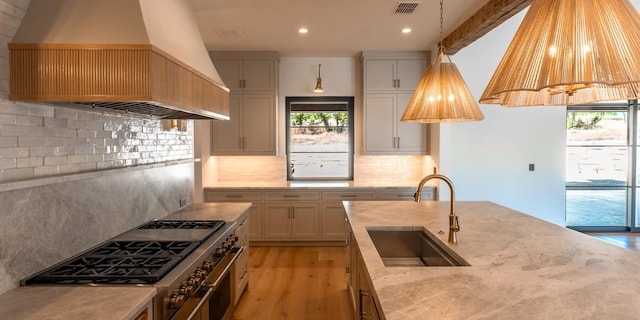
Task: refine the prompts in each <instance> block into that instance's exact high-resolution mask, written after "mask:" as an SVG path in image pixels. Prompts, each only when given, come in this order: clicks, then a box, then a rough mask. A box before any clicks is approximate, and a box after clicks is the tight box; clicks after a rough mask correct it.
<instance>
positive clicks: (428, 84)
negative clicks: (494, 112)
mask: <svg viewBox="0 0 640 320" xmlns="http://www.w3.org/2000/svg"><path fill="white" fill-rule="evenodd" d="M442 15H443V5H442V0H441V1H440V43H439V48H438V57H437V59H436V61H435V62H434V63H433V64H431V65H430V66H429V67H428V68H427V71H426V72H425V73H424V75H423V76H422V79H421V80H420V83H419V84H418V87H417V88H416V91H415V92H414V93H413V96H412V97H411V100H410V101H409V104H408V105H407V108H406V109H405V111H404V114H403V115H402V118H401V119H400V120H401V121H404V122H422V123H436V122H461V121H477V120H482V119H484V116H483V115H482V112H481V111H480V109H479V108H478V105H477V104H476V101H475V99H474V98H473V96H472V95H471V92H470V91H469V88H468V87H467V84H466V83H465V82H464V80H463V79H462V76H461V75H460V72H459V71H458V68H457V67H456V65H455V64H453V62H451V60H450V59H449V57H447V56H446V55H445V54H444V47H442V23H443V18H442Z"/></svg>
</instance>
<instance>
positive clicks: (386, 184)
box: [204, 180, 429, 189]
mask: <svg viewBox="0 0 640 320" xmlns="http://www.w3.org/2000/svg"><path fill="white" fill-rule="evenodd" d="M418 182H419V181H383V180H379V181H377V180H366V181H364V180H363V181H284V180H282V181H281V180H272V181H269V180H266V181H221V182H217V183H215V184H212V185H209V186H206V187H204V189H212V188H242V189H271V188H273V189H287V188H292V189H305V188H309V189H324V188H328V189H334V188H390V189H393V188H417V186H418ZM425 188H429V186H425Z"/></svg>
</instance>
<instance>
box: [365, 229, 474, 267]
mask: <svg viewBox="0 0 640 320" xmlns="http://www.w3.org/2000/svg"><path fill="white" fill-rule="evenodd" d="M367 232H368V233H369V237H371V240H372V241H373V244H374V245H375V247H376V250H378V254H379V255H380V258H382V262H383V263H384V265H385V266H387V267H442V266H449V267H454V266H469V265H470V264H469V263H468V262H466V261H465V260H464V259H462V257H460V256H459V255H457V254H456V253H455V252H453V251H451V250H450V249H449V248H447V247H446V246H445V245H444V244H442V243H441V242H440V240H438V239H437V238H435V237H434V236H433V235H432V234H431V233H429V232H428V231H426V230H425V229H424V228H423V227H367Z"/></svg>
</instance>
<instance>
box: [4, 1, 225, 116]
mask: <svg viewBox="0 0 640 320" xmlns="http://www.w3.org/2000/svg"><path fill="white" fill-rule="evenodd" d="M189 3H190V2H188V1H183V0H163V2H162V5H157V3H155V4H154V0H138V1H131V0H109V1H104V0H32V1H31V3H30V5H29V8H28V10H27V13H26V16H25V18H24V19H23V22H22V25H21V26H20V28H19V29H18V31H17V33H16V35H15V37H14V38H13V40H12V42H11V43H10V44H9V67H10V79H9V80H10V84H9V85H10V94H9V99H11V100H17V101H33V102H49V103H56V104H73V105H83V106H88V107H92V108H106V109H111V110H118V111H122V112H127V113H135V114H142V115H147V116H151V117H153V118H160V119H221V120H228V119H229V89H228V88H227V87H226V86H225V85H224V82H223V81H222V80H221V78H220V76H219V75H218V73H217V71H216V70H215V67H214V66H213V63H212V62H211V60H210V58H209V55H208V52H207V50H206V48H205V47H204V44H203V42H202V38H201V36H200V32H199V30H198V27H197V25H196V24H195V19H194V17H193V11H192V8H191V6H190V4H189Z"/></svg>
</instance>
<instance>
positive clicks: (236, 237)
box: [231, 234, 240, 242]
mask: <svg viewBox="0 0 640 320" xmlns="http://www.w3.org/2000/svg"><path fill="white" fill-rule="evenodd" d="M231 239H233V242H238V239H240V238H238V236H236V235H235V234H232V235H231Z"/></svg>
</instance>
